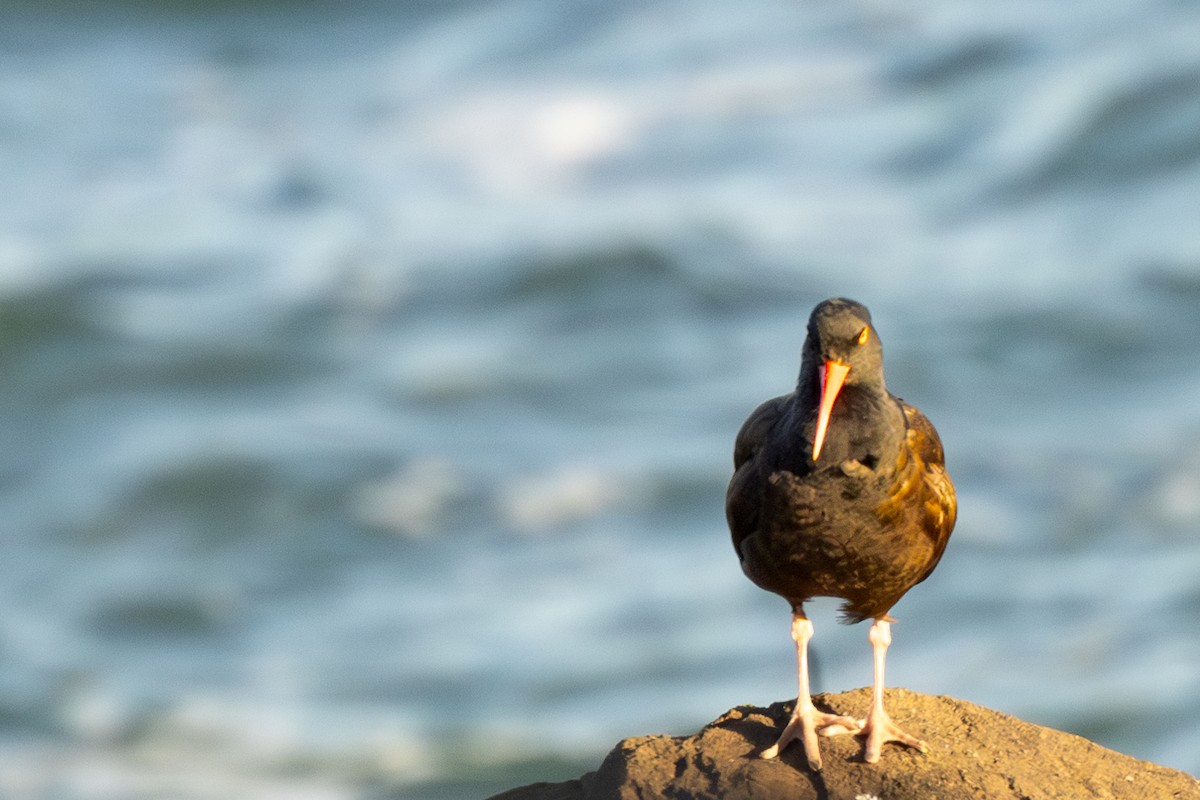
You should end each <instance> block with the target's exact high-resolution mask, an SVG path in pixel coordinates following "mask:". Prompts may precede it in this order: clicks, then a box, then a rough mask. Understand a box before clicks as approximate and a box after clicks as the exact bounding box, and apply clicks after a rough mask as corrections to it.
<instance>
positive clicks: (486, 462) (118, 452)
mask: <svg viewBox="0 0 1200 800" xmlns="http://www.w3.org/2000/svg"><path fill="white" fill-rule="evenodd" d="M347 6H349V4H347ZM4 15H5V17H6V18H7V19H6V21H5V24H3V25H0V141H2V146H0V176H3V183H4V187H5V191H4V192H3V195H2V196H0V326H2V328H3V335H2V336H0V374H3V376H4V378H5V380H4V384H3V390H2V392H0V403H2V405H3V411H4V414H3V419H4V424H3V425H0V487H2V488H0V510H2V512H3V519H4V520H5V525H4V527H3V536H4V552H5V554H6V558H5V559H4V561H3V563H2V565H0V607H2V608H3V612H2V613H0V663H2V668H0V793H2V794H4V795H5V796H7V797H15V798H157V797H185V798H218V797H230V796H236V797H246V798H275V797H289V798H292V797H306V798H322V799H324V798H380V797H405V798H459V797H462V798H470V797H481V796H484V795H486V794H488V793H491V792H494V791H498V790H500V789H503V788H507V787H509V786H514V785H517V784H520V783H525V782H529V781H533V780H551V779H562V778H566V777H573V776H576V775H578V774H579V773H581V772H583V771H584V770H585V769H591V768H594V767H595V766H596V765H597V764H598V763H599V760H600V758H601V757H602V755H603V753H604V752H605V751H606V750H607V748H608V747H610V746H611V745H612V744H613V743H614V742H615V741H616V740H617V739H619V738H622V737H624V736H627V735H634V734H642V733H650V732H686V731H689V730H693V729H695V728H696V727H697V726H699V725H700V724H702V723H703V722H705V721H707V720H709V719H712V718H713V717H715V716H716V715H717V714H719V713H720V712H722V711H724V710H725V709H727V708H728V707H731V706H733V705H736V704H739V703H759V704H765V703H768V702H771V701H774V700H779V699H784V698H788V697H790V696H792V695H793V694H794V691H795V689H794V685H793V680H794V677H793V674H792V663H793V660H792V659H793V655H792V651H791V642H790V640H789V637H788V632H787V627H788V622H787V608H786V605H785V604H784V603H783V602H782V601H781V600H779V599H778V598H775V597H773V596H770V595H767V594H766V593H763V592H761V591H759V590H758V589H756V588H755V587H754V586H753V585H751V584H750V583H749V582H748V581H746V580H745V579H744V578H743V577H742V576H741V574H740V572H739V570H738V568H737V563H736V559H735V557H734V555H733V552H732V549H731V548H730V546H729V544H728V539H727V536H728V534H727V532H726V530H725V525H724V520H723V510H722V496H723V492H724V486H725V482H726V481H727V479H728V476H729V471H730V451H731V446H732V440H733V436H734V434H735V432H736V431H737V428H738V426H739V425H740V423H741V421H742V420H743V419H744V418H745V416H746V414H747V413H749V411H750V410H751V409H752V408H753V407H754V406H755V405H756V404H757V403H758V402H759V401H760V400H762V399H765V398H767V397H769V396H772V395H774V394H778V393H781V392H783V391H785V390H786V389H787V388H788V387H789V386H790V384H791V383H792V381H793V380H794V377H795V370H796V366H797V360H798V352H799V346H800V342H801V338H802V335H803V323H804V320H805V318H806V316H807V314H808V311H809V309H810V308H811V307H812V305H813V304H815V303H816V302H817V301H819V300H820V299H822V298H824V297H826V296H829V295H834V294H844V295H849V296H852V297H856V298H857V299H860V300H862V301H864V302H866V303H867V304H868V305H870V307H871V308H872V310H873V312H874V315H875V319H876V322H877V325H878V327H879V330H880V332H881V336H882V338H883V340H884V343H885V347H886V352H887V361H888V379H889V385H890V387H891V388H892V389H893V390H894V391H896V392H897V393H898V394H900V395H901V396H904V397H905V398H907V399H909V400H911V401H913V402H915V403H917V404H918V405H920V406H921V407H922V408H923V409H924V410H925V411H926V413H927V414H928V415H929V416H930V417H931V418H932V419H933V420H934V421H935V423H936V424H937V425H938V427H939V430H940V431H941V433H942V437H943V439H944V441H945V443H946V447H947V451H948V459H949V465H950V469H951V472H952V474H953V476H954V478H955V480H956V483H957V485H958V487H959V499H960V509H961V510H960V519H959V524H958V529H957V531H956V533H955V536H954V538H953V539H952V541H951V544H950V547H949V550H948V551H947V554H946V557H945V559H944V561H943V563H942V565H941V566H940V567H939V569H938V571H937V572H936V573H935V574H934V576H933V577H932V578H931V579H930V580H929V581H927V582H926V583H925V584H923V585H922V586H920V587H919V588H918V589H916V590H915V591H913V592H912V593H911V595H910V596H908V597H906V598H905V599H904V600H903V601H902V602H901V603H900V604H899V605H898V606H897V608H896V609H895V614H896V616H897V617H898V618H899V620H900V623H899V624H898V625H897V626H896V627H895V630H894V634H895V643H894V646H893V648H892V651H891V653H890V655H889V679H890V681H891V682H893V683H895V684H897V685H904V686H908V687H910V688H912V689H915V690H918V691H924V692H931V693H944V694H950V695H954V696H957V697H962V698H965V699H967V700H971V701H974V702H977V703H981V704H985V705H989V706H992V707H995V708H998V709H1001V710H1003V711H1007V712H1010V713H1014V714H1018V715H1020V716H1022V717H1024V718H1026V719H1029V720H1032V721H1035V722H1039V723H1042V724H1047V725H1052V726H1056V727H1060V728H1064V729H1066V730H1070V731H1074V732H1076V733H1080V734H1082V735H1085V736H1089V737H1092V738H1094V739H1096V740H1097V741H1099V742H1100V743H1102V744H1105V745H1107V746H1110V747H1114V748H1116V749H1119V750H1123V751H1125V752H1129V753H1131V754H1133V755H1136V756H1139V757H1142V758H1147V759H1152V760H1155V761H1159V762H1161V763H1164V764H1167V765H1169V766H1173V767H1176V768H1180V769H1184V770H1188V771H1191V772H1193V773H1196V772H1200V757H1198V755H1197V754H1198V753H1200V723H1197V721H1196V720H1197V719H1200V674H1198V673H1197V671H1196V668H1195V664H1196V663H1197V662H1200V644H1197V642H1196V639H1195V636H1194V629H1195V623H1196V619H1197V616H1198V614H1200V588H1198V587H1200V583H1198V582H1197V579H1196V574H1197V571H1198V570H1200V538H1197V536H1196V533H1197V530H1198V529H1200V499H1198V498H1200V457H1198V456H1197V452H1200V447H1198V446H1200V402H1198V400H1200V234H1198V233H1197V228H1196V225H1195V218H1196V200H1195V198H1196V197H1197V194H1198V190H1200V133H1198V131H1200V126H1198V125H1197V122H1198V121H1200V80H1197V78H1198V76H1200V50H1197V49H1196V47H1195V42H1196V41H1197V40H1198V36H1200V12H1198V11H1197V10H1196V9H1195V8H1193V7H1192V6H1191V5H1189V4H1185V3H1176V2H1162V3H1155V4H1150V5H1147V4H1145V3H1136V4H1135V3H1129V2H1120V1H1119V0H1107V2H1104V3H1098V4H1088V5H1087V6H1086V7H1085V6H1082V5H1078V4H1056V3H1051V4H1046V3H1044V2H1038V3H1016V4H1004V5H1002V6H997V5H995V4H983V3H974V4H969V5H963V4H961V3H938V2H934V1H933V0H927V2H921V3H916V4H911V3H910V4H906V5H905V6H904V7H898V6H894V5H888V4H881V3H873V2H859V3H844V2H840V3H825V2H814V3H801V4H796V3H773V2H765V0H764V1H763V2H752V3H750V4H744V3H743V4H738V5H736V6H735V5H730V4H715V3H714V4H694V3H672V2H654V3H645V2H639V3H612V2H609V3H603V4H600V3H580V4H575V5H571V6H564V5H563V4H561V3H556V2H545V1H543V0H512V1H511V2H459V3H453V4H447V3H412V4H404V5H402V6H400V5H395V6H394V5H393V4H377V5H376V4H355V6H354V8H349V7H342V6H333V5H332V4H330V5H329V6H326V5H324V4H317V3H312V4H305V3H293V4H285V3H267V2H263V3H260V4H257V5H244V4H221V5H218V6H216V7H213V8H209V9H206V10H203V11H201V10H197V9H193V8H192V7H191V6H190V5H188V4H167V5H166V6H165V7H158V6H154V5H151V4H144V3H128V4H108V5H107V6H106V7H103V8H97V7H93V5H91V4H78V5H75V4H69V3H62V4H55V5H48V4H31V5H17V6H10V7H9V8H8V9H7V10H6V11H5V12H4ZM813 617H814V620H815V622H816V626H817V638H816V639H815V641H814V646H815V648H816V651H817V657H818V664H817V666H818V675H817V683H818V687H817V688H818V689H821V690H841V689H846V688H852V687H855V686H860V685H864V684H866V683H867V681H868V680H869V675H870V672H869V671H870V664H869V656H868V647H867V643H866V635H865V626H859V627H856V628H844V627H840V626H837V625H835V624H834V619H835V610H834V604H833V603H826V602H818V603H816V604H815V606H814V609H813ZM920 733H922V734H923V735H924V736H925V737H926V738H928V739H930V740H936V738H937V732H936V731H920Z"/></svg>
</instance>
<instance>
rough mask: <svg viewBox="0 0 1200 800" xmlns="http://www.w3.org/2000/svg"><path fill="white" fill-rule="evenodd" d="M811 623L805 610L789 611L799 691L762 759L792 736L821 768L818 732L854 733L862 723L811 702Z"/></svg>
mask: <svg viewBox="0 0 1200 800" xmlns="http://www.w3.org/2000/svg"><path fill="white" fill-rule="evenodd" d="M812 635H813V625H812V622H810V621H809V619H808V617H806V616H804V611H803V610H801V609H800V608H795V609H793V610H792V639H793V640H794V641H795V642H796V661H797V666H798V670H797V671H798V674H799V677H800V691H799V693H798V694H797V696H796V708H795V709H794V710H793V711H792V718H791V719H789V720H788V724H787V727H786V728H784V729H783V733H782V734H781V735H780V736H779V740H778V741H777V742H775V744H773V745H771V746H770V747H768V748H767V749H766V750H764V751H763V752H762V755H761V757H762V758H775V757H776V756H777V755H779V752H780V751H781V750H783V748H785V747H787V746H788V744H790V743H791V742H792V741H793V740H794V739H800V740H801V741H802V742H803V743H804V754H805V755H806V756H808V766H809V767H811V768H812V769H813V770H819V769H821V751H820V749H819V748H818V747H817V733H818V732H820V733H821V734H823V735H825V736H833V735H835V734H839V733H857V732H858V731H859V729H861V728H862V726H863V721H862V720H860V719H855V718H854V717H843V716H839V715H837V714H826V713H825V712H823V711H818V710H817V709H816V708H815V707H814V706H813V704H812V695H811V694H809V688H808V640H809V639H811V638H812Z"/></svg>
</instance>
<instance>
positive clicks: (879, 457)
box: [794, 380, 905, 471]
mask: <svg viewBox="0 0 1200 800" xmlns="http://www.w3.org/2000/svg"><path fill="white" fill-rule="evenodd" d="M805 383H808V382H802V384H801V385H800V387H798V390H797V395H798V397H797V399H798V400H799V403H798V404H797V405H798V409H799V412H800V413H799V414H798V415H797V418H796V419H795V420H794V425H795V433H794V437H795V440H796V441H797V442H798V443H799V444H801V445H802V447H803V448H804V449H805V450H806V457H807V458H808V464H807V465H806V467H807V468H808V469H811V468H812V467H814V466H815V467H817V468H820V467H821V466H831V465H840V464H843V463H844V462H846V461H851V460H854V461H858V462H860V463H862V464H866V465H868V466H870V467H871V468H872V469H874V468H875V466H876V465H878V464H884V463H894V460H895V456H896V454H897V453H898V452H899V449H900V447H901V445H902V444H903V440H904V435H905V424H904V412H903V411H901V409H900V406H899V404H898V403H897V402H896V400H895V398H893V397H892V396H891V395H890V394H889V393H888V391H887V389H885V388H884V387H883V385H882V383H880V384H867V385H863V384H847V385H846V386H844V387H843V388H842V391H841V392H840V393H839V394H838V398H837V401H836V402H835V403H834V404H833V410H832V412H831V413H830V416H829V425H828V427H827V429H826V432H825V441H824V443H823V444H822V446H821V456H820V459H819V460H818V461H817V462H816V464H815V465H814V464H813V463H812V460H811V459H812V441H813V435H814V434H815V432H816V426H817V408H818V406H819V405H820V399H821V398H820V390H819V388H818V387H817V386H816V384H817V381H815V380H814V381H812V385H811V386H805V385H804V384H805ZM806 471H807V470H806Z"/></svg>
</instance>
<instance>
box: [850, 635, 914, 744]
mask: <svg viewBox="0 0 1200 800" xmlns="http://www.w3.org/2000/svg"><path fill="white" fill-rule="evenodd" d="M867 638H868V640H870V642H871V650H872V652H873V653H874V655H875V681H874V683H873V684H872V687H871V710H870V711H869V712H868V713H867V720H866V723H865V724H864V725H863V727H862V730H861V731H859V735H861V736H865V737H866V739H867V748H866V753H865V755H864V756H863V759H864V760H865V761H866V762H867V763H868V764H874V763H875V762H876V761H878V760H879V753H880V751H881V750H883V745H884V744H886V743H887V742H898V743H900V744H903V745H907V746H909V747H912V748H914V749H916V750H920V751H921V752H922V753H927V752H929V748H927V747H926V746H925V743H924V742H922V741H921V740H920V739H918V738H916V737H914V736H909V735H908V734H907V733H905V732H904V731H902V730H900V729H899V728H898V727H896V725H895V723H893V722H892V719H891V717H889V716H888V715H887V712H886V711H884V710H883V662H884V659H885V658H886V657H887V649H888V645H889V644H891V643H892V625H891V623H890V622H889V621H888V620H886V619H877V620H875V622H874V623H873V624H872V625H871V630H870V631H868V633H867Z"/></svg>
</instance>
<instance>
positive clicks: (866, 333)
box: [858, 326, 871, 344]
mask: <svg viewBox="0 0 1200 800" xmlns="http://www.w3.org/2000/svg"><path fill="white" fill-rule="evenodd" d="M870 338H871V328H870V326H868V327H866V328H863V329H862V330H861V331H859V332H858V343H859V344H866V343H867V339H870Z"/></svg>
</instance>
